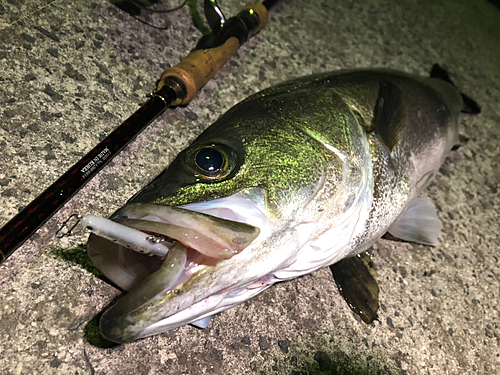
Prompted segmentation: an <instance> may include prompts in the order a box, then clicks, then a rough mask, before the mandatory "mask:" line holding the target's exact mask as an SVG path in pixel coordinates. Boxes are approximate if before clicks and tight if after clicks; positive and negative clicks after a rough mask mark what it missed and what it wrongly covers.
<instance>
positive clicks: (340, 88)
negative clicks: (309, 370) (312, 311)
mask: <svg viewBox="0 0 500 375" xmlns="http://www.w3.org/2000/svg"><path fill="white" fill-rule="evenodd" d="M433 74H434V76H433V77H431V78H425V77H419V76H414V75H409V74H406V73H402V72H397V71H392V70H384V69H372V70H349V71H339V72H333V73H324V74H318V75H314V76H309V77H303V78H299V79H296V80H292V81H288V82H284V83H282V84H279V85H277V86H274V87H271V88H269V89H266V90H263V91H261V92H259V93H256V94H254V95H253V96H250V97H249V98H247V99H245V100H244V101H243V102H241V103H239V104H237V105H236V106H235V107H233V108H232V109H230V110H229V111H228V112H227V113H226V114H224V115H223V116H222V117H221V118H220V119H219V120H217V121H216V122H215V123H214V124H213V125H212V126H210V127H209V128H207V129H206V130H205V131H204V132H203V133H202V134H201V135H200V136H199V137H198V138H197V139H196V140H195V141H194V142H193V143H192V144H191V145H190V146H188V147H187V148H186V149H185V150H183V151H182V152H181V153H179V155H178V156H177V157H176V158H175V159H174V161H173V162H172V163H171V164H170V166H169V167H168V168H167V169H165V170H164V171H163V172H162V173H161V174H160V175H159V176H158V177H156V178H155V179H154V180H153V181H152V182H151V183H150V184H148V185H146V186H145V187H144V188H143V189H142V190H141V191H140V192H139V193H137V194H136V195H134V196H133V197H132V198H131V199H130V201H129V202H128V203H127V204H126V205H125V206H124V207H122V208H121V209H119V210H118V211H117V212H116V213H115V214H113V215H112V216H111V218H110V219H104V218H101V217H96V216H85V217H84V218H83V219H82V223H83V225H84V226H86V227H87V228H88V229H89V230H90V231H91V232H92V233H91V235H90V237H89V241H88V245H87V251H88V253H89V256H90V258H91V259H92V261H93V262H94V264H95V265H96V267H97V268H98V269H99V270H100V271H101V272H102V273H103V274H104V275H105V276H106V277H107V278H108V279H110V280H111V281H112V282H114V283H115V284H116V285H117V286H119V287H120V288H121V289H122V290H124V291H128V293H127V294H125V295H124V296H123V297H122V298H120V299H119V300H118V301H117V303H115V304H114V305H113V306H111V308H109V309H108V310H107V311H106V312H105V313H104V314H103V315H102V318H101V321H100V329H101V333H102V334H103V336H104V337H106V338H107V339H109V340H111V341H114V342H118V343H124V342H130V341H133V340H136V339H140V338H143V337H147V336H151V335H154V334H158V333H161V332H164V331H167V330H171V329H175V328H177V327H181V326H183V325H185V324H190V323H191V324H195V325H198V326H201V327H204V326H206V325H207V324H208V322H209V321H210V317H211V316H212V315H214V314H216V313H218V312H221V311H224V310H226V309H229V308H231V307H234V306H236V305H237V304H239V303H241V302H244V301H245V300H247V299H249V298H251V297H253V296H255V295H256V294H258V293H260V292H262V291H263V290H265V289H266V288H267V287H269V286H270V285H272V284H274V283H275V282H279V281H284V280H288V279H291V278H295V277H297V276H300V275H303V274H306V273H310V272H312V271H314V270H316V269H318V268H320V267H325V266H332V265H334V266H335V267H334V268H333V269H332V272H333V273H334V277H335V281H336V283H337V285H338V286H339V289H340V290H341V291H343V294H342V295H343V297H344V298H345V299H346V301H348V303H349V304H350V307H351V308H352V309H353V311H356V313H358V314H360V315H361V314H362V315H363V316H362V318H363V320H364V321H365V322H366V323H369V322H370V321H372V320H373V319H375V318H376V316H377V314H376V310H377V309H378V306H379V303H378V285H377V284H376V280H375V279H374V278H372V277H368V276H367V275H368V272H367V271H368V270H367V269H363V268H366V267H367V264H369V263H370V262H365V261H363V262H361V261H355V262H353V261H352V259H355V260H356V259H357V258H355V257H356V256H357V255H358V254H361V253H363V252H365V251H366V250H367V249H369V248H370V247H371V246H372V245H373V244H374V243H375V242H376V241H377V240H379V239H380V238H381V237H382V236H383V235H384V234H385V233H386V232H388V231H389V232H390V233H392V234H393V235H395V236H399V237H400V238H402V239H405V240H408V241H413V242H417V243H420V244H425V245H428V246H429V245H433V246H436V245H438V237H439V233H440V230H441V228H442V225H441V222H440V220H439V218H438V216H437V215H436V210H435V207H434V205H433V204H432V203H431V202H430V201H428V200H427V199H426V198H419V195H420V193H421V192H422V191H423V189H425V187H426V186H427V185H428V183H429V182H430V180H431V178H432V176H434V175H435V174H436V173H437V171H438V170H439V167H440V165H441V164H442V162H443V161H444V158H445V157H446V155H447V154H448V153H449V151H450V150H451V149H452V147H453V146H454V145H456V144H457V142H458V117H459V115H460V112H461V110H462V108H463V107H464V101H463V97H464V96H463V95H462V94H461V93H460V92H459V91H458V89H457V88H456V87H455V85H454V84H453V83H452V82H451V80H450V79H449V76H447V75H446V76H445V75H441V74H440V76H442V77H444V78H442V79H440V78H439V77H438V76H436V72H435V70H434V73H433ZM445 78H446V79H445ZM469 99H470V98H469ZM470 100H471V99H470ZM466 106H469V107H470V103H469V104H466ZM477 108H479V107H478V106H477ZM468 113H470V111H469V112H468ZM344 265H345V267H344ZM347 267H348V269H349V272H348V273H346V272H341V271H342V270H343V268H346V269H347ZM356 275H358V276H356ZM350 279H352V280H361V283H362V284H363V283H365V281H363V280H367V281H366V283H367V285H348V283H349V282H350V281H352V280H350ZM351 284H352V282H351ZM368 284H369V285H368ZM347 294H349V295H347ZM355 294H358V295H359V296H361V297H359V296H358V297H357V296H356V295H355ZM370 299H373V301H370ZM375 300H376V301H375ZM357 301H361V302H359V304H360V306H353V304H358V302H357Z"/></svg>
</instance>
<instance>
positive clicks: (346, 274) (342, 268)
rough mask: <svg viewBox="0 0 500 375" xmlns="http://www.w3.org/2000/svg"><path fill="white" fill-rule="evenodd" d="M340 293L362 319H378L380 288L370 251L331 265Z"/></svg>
mask: <svg viewBox="0 0 500 375" xmlns="http://www.w3.org/2000/svg"><path fill="white" fill-rule="evenodd" d="M330 270H331V271H332V274H333V278H334V279H335V283H336V284H337V288H338V289H339V292H340V294H341V295H342V297H344V300H345V301H346V302H347V304H348V305H349V307H350V308H351V310H352V311H353V312H355V313H356V314H358V315H359V317H360V318H361V320H363V322H365V323H366V324H370V323H371V322H373V321H374V320H375V319H377V317H378V316H377V310H378V308H379V300H378V294H379V288H378V283H377V280H376V272H375V268H374V264H373V261H372V260H371V257H370V254H369V253H368V252H366V251H365V252H364V253H361V254H359V255H356V256H354V257H352V258H345V259H342V260H341V261H340V262H338V263H335V264H332V265H331V266H330Z"/></svg>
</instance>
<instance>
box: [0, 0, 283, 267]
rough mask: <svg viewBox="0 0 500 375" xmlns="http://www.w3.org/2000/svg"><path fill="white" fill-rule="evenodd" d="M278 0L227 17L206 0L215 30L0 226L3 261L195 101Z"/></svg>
mask: <svg viewBox="0 0 500 375" xmlns="http://www.w3.org/2000/svg"><path fill="white" fill-rule="evenodd" d="M277 1H278V0H265V1H263V2H261V3H259V2H251V3H248V4H247V5H245V6H244V7H243V9H242V10H241V11H240V12H239V13H238V14H237V15H236V16H234V17H231V18H229V19H226V18H225V17H224V14H223V13H222V11H221V10H220V8H219V7H218V5H217V2H216V0H205V2H204V7H205V15H206V17H207V21H208V24H209V26H210V29H211V34H210V35H206V36H203V37H202V38H201V39H200V40H199V41H198V43H197V45H196V47H195V48H194V49H193V50H192V51H191V52H190V53H189V54H188V55H187V56H186V57H185V58H184V59H183V60H182V61H181V62H179V63H178V64H177V65H176V66H174V67H171V68H168V69H167V70H165V71H164V72H163V73H162V75H161V77H160V80H159V81H158V83H157V87H156V89H155V91H154V92H153V93H152V94H151V96H150V99H149V100H148V102H147V103H146V104H144V105H143V106H142V107H141V108H139V109H138V110H137V111H136V112H135V113H134V114H133V115H132V116H130V117H129V118H128V119H127V120H125V122H124V123H123V124H121V125H120V126H119V127H118V128H116V129H115V130H114V131H113V132H112V133H111V134H109V135H108V136H107V137H106V138H105V139H104V140H103V141H102V142H100V143H99V144H98V145H97V146H95V147H94V148H93V149H92V150H90V151H89V152H88V153H87V154H86V155H85V156H84V157H83V158H82V159H80V160H79V161H78V162H76V164H75V165H73V166H72V167H71V168H70V169H69V170H68V171H67V172H66V173H64V174H63V175H62V176H61V177H59V179H57V181H55V182H54V183H53V184H52V185H50V186H49V187H48V188H47V189H46V190H45V191H44V192H43V193H42V194H40V195H39V196H38V197H37V198H36V199H35V200H33V201H32V202H31V203H30V204H29V205H28V206H26V207H25V208H24V209H23V210H22V211H21V212H19V213H18V214H17V215H16V216H14V217H13V218H12V219H11V220H10V221H9V222H7V224H5V225H4V226H3V227H2V228H0V264H1V263H3V262H4V261H5V259H7V258H8V257H9V256H10V255H11V254H12V253H13V252H14V251H15V250H16V249H17V248H18V247H19V246H21V245H22V244H23V243H24V242H25V241H26V240H27V239H28V238H29V237H30V236H31V235H32V234H33V233H34V232H35V231H36V230H37V229H38V228H40V227H41V226H42V225H43V224H44V223H45V222H46V221H47V220H49V219H50V218H51V217H52V216H53V215H54V214H55V213H56V212H57V211H58V210H59V209H60V208H61V207H62V206H63V205H64V204H65V203H66V202H67V201H68V200H69V199H70V198H71V197H73V196H74V195H75V194H76V193H77V192H78V191H79V190H80V189H81V188H82V187H83V186H85V184H87V182H89V181H90V179H91V178H92V177H94V176H95V175H96V174H97V173H98V172H99V171H100V170H101V169H102V168H103V167H104V166H105V165H106V164H107V163H109V161H110V160H111V159H113V157H115V156H116V155H117V154H118V153H119V152H120V151H121V150H122V149H123V148H124V147H125V146H126V145H127V144H129V143H130V142H131V141H132V140H133V139H134V138H135V137H136V136H137V135H138V134H139V133H140V132H141V131H142V130H143V129H145V128H146V127H147V126H148V125H149V124H150V123H151V122H152V121H153V120H155V119H156V118H157V117H158V116H160V115H161V114H162V113H163V112H165V111H166V110H167V109H168V108H169V107H173V106H178V105H187V104H188V103H189V102H191V101H192V100H193V99H194V98H195V96H196V94H197V93H198V91H199V90H200V89H201V88H202V87H203V86H205V84H206V83H207V82H208V81H210V80H211V79H212V78H213V76H214V75H215V74H216V73H217V72H218V71H219V70H220V68H221V67H222V66H223V65H224V64H225V63H226V62H227V61H228V60H229V59H230V58H231V57H232V56H233V55H234V54H235V53H236V51H238V49H239V48H240V46H241V45H242V44H243V43H245V42H246V41H247V40H248V39H249V38H251V37H252V36H254V35H255V34H257V33H258V32H259V31H261V30H262V29H263V28H264V27H265V26H266V24H267V22H268V9H269V8H271V7H272V6H273V5H274V4H275V3H276V2H277Z"/></svg>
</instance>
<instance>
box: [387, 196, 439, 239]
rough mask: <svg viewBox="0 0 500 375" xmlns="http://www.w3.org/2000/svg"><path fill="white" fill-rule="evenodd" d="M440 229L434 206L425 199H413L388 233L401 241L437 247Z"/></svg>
mask: <svg viewBox="0 0 500 375" xmlns="http://www.w3.org/2000/svg"><path fill="white" fill-rule="evenodd" d="M442 228H443V224H442V223H441V220H439V218H438V216H437V214H436V207H435V206H434V204H433V203H432V202H431V201H430V200H429V199H427V198H413V199H412V200H411V201H410V202H409V203H408V205H407V206H406V207H405V209H404V210H403V212H401V213H400V214H399V216H398V217H397V219H396V221H395V222H394V223H392V225H391V227H390V228H389V230H388V232H389V233H390V234H391V235H393V236H394V237H397V238H400V239H402V240H406V241H411V242H417V243H421V244H423V245H431V246H437V245H439V241H438V237H439V234H440V233H441V229H442Z"/></svg>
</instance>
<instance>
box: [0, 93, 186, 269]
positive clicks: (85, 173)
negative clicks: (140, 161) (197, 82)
mask: <svg viewBox="0 0 500 375" xmlns="http://www.w3.org/2000/svg"><path fill="white" fill-rule="evenodd" d="M176 99H177V96H176V94H175V92H174V91H173V90H172V89H171V88H169V87H164V88H162V89H161V90H159V91H158V92H156V93H155V94H154V95H153V97H152V98H151V99H150V100H149V101H148V102H147V103H146V104H144V105H143V106H142V107H141V108H139V109H138V110H137V111H136V112H135V113H134V114H133V115H132V116H130V117H129V118H128V119H127V120H126V121H125V122H124V123H123V124H121V125H120V126H119V127H118V128H116V129H115V130H114V131H113V132H112V133H111V134H110V135H108V136H107V137H106V139H104V140H103V141H102V142H101V143H99V144H98V145H97V146H95V147H94V148H93V149H92V150H91V151H90V152H89V153H88V154H87V155H85V156H84V157H83V158H82V159H80V160H79V161H78V162H77V163H76V164H75V165H73V166H72V167H71V168H70V169H69V170H68V171H67V172H66V173H64V174H63V175H62V176H61V177H60V178H59V179H58V180H57V181H56V182H54V183H53V184H52V185H50V186H49V187H48V188H47V189H46V190H45V191H44V192H43V193H42V194H40V195H39V196H38V197H37V198H36V199H35V200H33V201H32V202H31V203H30V204H29V205H28V206H27V207H26V208H24V209H23V210H22V211H21V212H19V213H18V214H17V215H16V216H14V217H13V218H12V219H11V220H10V221H9V222H7V224H5V225H4V226H3V227H2V228H0V264H1V263H2V262H3V261H4V260H5V259H7V258H8V257H9V255H11V254H12V253H13V252H14V251H15V250H16V249H17V248H18V247H19V246H21V245H22V244H23V243H24V242H25V241H26V240H27V239H28V238H29V237H30V236H31V235H32V234H33V233H34V232H35V231H36V230H37V229H38V228H40V227H41V226H42V225H43V224H44V223H45V222H46V221H47V220H49V219H50V218H51V217H52V216H53V215H54V214H55V213H56V212H57V211H58V210H59V209H60V208H61V207H62V206H63V205H64V204H65V203H66V202H67V201H68V200H69V199H70V198H71V197H73V195H75V194H76V192H77V191H78V190H80V189H81V188H82V187H83V186H85V184H86V183H87V182H88V181H90V179H91V178H92V177H94V176H95V175H96V174H97V173H98V172H99V171H100V170H101V169H102V168H103V167H104V166H105V165H106V164H108V163H109V161H110V160H111V159H113V158H114V157H115V156H116V155H117V154H118V153H119V152H120V151H121V150H122V149H123V148H124V147H125V146H126V145H127V144H129V143H130V142H131V141H132V140H133V139H134V138H135V137H136V136H137V135H138V134H139V133H140V132H141V131H142V130H144V128H146V126H148V125H149V124H150V123H151V122H152V121H153V120H154V119H156V118H157V117H158V116H159V115H161V114H162V113H163V112H164V111H165V110H166V109H167V108H168V106H169V105H170V104H172V103H173V102H174V101H175V100H176Z"/></svg>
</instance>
